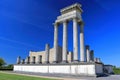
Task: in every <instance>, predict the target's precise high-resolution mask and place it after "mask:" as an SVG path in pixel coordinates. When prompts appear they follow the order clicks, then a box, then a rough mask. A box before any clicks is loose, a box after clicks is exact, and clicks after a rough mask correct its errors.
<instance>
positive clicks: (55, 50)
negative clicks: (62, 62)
mask: <svg viewBox="0 0 120 80" xmlns="http://www.w3.org/2000/svg"><path fill="white" fill-rule="evenodd" d="M57 54H58V24H57V23H55V24H54V63H57V56H58V55H57Z"/></svg>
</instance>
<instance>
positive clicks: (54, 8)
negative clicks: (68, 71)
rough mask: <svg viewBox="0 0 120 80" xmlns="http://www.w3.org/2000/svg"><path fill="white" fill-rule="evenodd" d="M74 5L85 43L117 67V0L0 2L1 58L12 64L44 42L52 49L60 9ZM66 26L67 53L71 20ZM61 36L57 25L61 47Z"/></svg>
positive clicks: (119, 42)
mask: <svg viewBox="0 0 120 80" xmlns="http://www.w3.org/2000/svg"><path fill="white" fill-rule="evenodd" d="M76 2H78V3H81V4H82V9H83V11H84V12H83V14H82V18H83V20H84V23H85V26H84V30H85V44H86V45H87V44H89V45H90V48H91V49H93V50H94V51H95V56H96V57H100V58H101V60H102V61H103V62H104V63H107V64H113V65H116V66H120V64H119V61H120V0H0V57H2V58H4V59H5V61H6V62H7V63H9V64H10V63H13V64H14V63H15V62H16V58H17V56H21V57H22V58H25V57H26V56H28V54H29V51H30V50H32V51H42V50H44V49H45V44H46V43H49V44H50V47H51V48H52V47H53V38H54V36H53V35H54V34H53V31H54V29H53V25H52V23H54V21H55V20H56V17H57V16H59V15H60V12H59V10H60V9H61V8H64V7H66V6H68V5H71V4H73V3H76ZM68 26H69V27H68V34H69V35H68V39H69V40H68V50H69V51H73V47H72V46H73V40H72V21H71V22H70V23H69V25H68ZM78 28H79V27H78ZM62 34H63V33H62V25H60V27H59V45H60V46H62Z"/></svg>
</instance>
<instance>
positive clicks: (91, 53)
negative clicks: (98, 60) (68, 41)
mask: <svg viewBox="0 0 120 80" xmlns="http://www.w3.org/2000/svg"><path fill="white" fill-rule="evenodd" d="M90 61H94V51H93V50H91V51H90Z"/></svg>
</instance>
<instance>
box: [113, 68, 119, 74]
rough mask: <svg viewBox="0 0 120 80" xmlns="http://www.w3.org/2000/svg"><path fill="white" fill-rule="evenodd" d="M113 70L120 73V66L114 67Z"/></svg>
mask: <svg viewBox="0 0 120 80" xmlns="http://www.w3.org/2000/svg"><path fill="white" fill-rule="evenodd" d="M113 71H114V73H115V74H120V68H117V67H115V66H114V67H113Z"/></svg>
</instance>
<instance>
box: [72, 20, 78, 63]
mask: <svg viewBox="0 0 120 80" xmlns="http://www.w3.org/2000/svg"><path fill="white" fill-rule="evenodd" d="M73 52H74V56H73V61H74V62H78V30H77V19H76V18H73Z"/></svg>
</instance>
